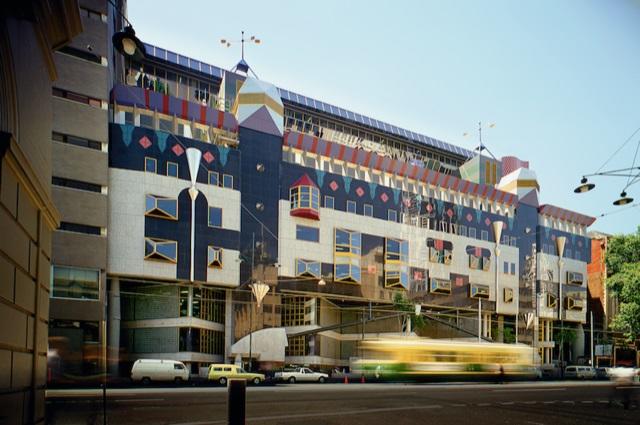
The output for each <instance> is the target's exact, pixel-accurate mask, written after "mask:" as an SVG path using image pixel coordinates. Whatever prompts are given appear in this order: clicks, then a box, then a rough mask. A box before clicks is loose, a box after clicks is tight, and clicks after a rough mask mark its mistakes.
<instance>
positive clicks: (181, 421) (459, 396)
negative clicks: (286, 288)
mask: <svg viewBox="0 0 640 425" xmlns="http://www.w3.org/2000/svg"><path fill="white" fill-rule="evenodd" d="M621 391H622V390H621V389H618V390H615V391H614V390H613V389H612V387H611V385H609V384H608V383H606V382H587V383H580V382H542V383H508V384H458V385H455V384H453V385H452V384H355V383H352V384H307V385H305V384H292V385H290V384H284V385H278V386H275V387H251V386H250V387H249V388H248V390H247V423H249V424H251V423H255V424H265V425H276V424H278V425H279V424H287V425H294V424H311V425H316V424H317V425H319V424H323V425H333V424H350V425H360V424H362V425H364V424H366V425H377V424H383V425H389V424H393V425H404V424H415V423H420V424H438V425H446V424H461V423H473V425H484V424H518V425H520V424H523V425H547V424H549V425H551V424H553V425H560V424H576V425H577V424H580V425H586V424H594V425H596V424H597V425H602V424H630V425H631V424H634V425H637V424H640V408H639V407H638V400H639V399H640V397H639V396H640V387H637V386H636V387H634V388H633V389H631V391H632V392H633V393H634V398H635V402H634V403H633V404H632V405H631V407H630V409H629V410H625V409H623V407H622V406H621V405H620V404H618V403H614V404H613V405H610V404H609V400H610V397H611V394H614V393H615V394H616V395H615V397H616V398H619V397H620V395H621V394H620V392H621ZM226 396H227V390H226V388H220V387H218V388H216V387H213V388H212V387H205V388H194V387H187V388H144V389H114V390H108V392H107V419H108V423H109V424H119V425H120V424H123V425H124V424H167V425H168V424H171V425H207V424H212V425H213V424H225V423H226V409H227V407H226ZM47 415H48V420H49V423H51V424H57V425H62V424H65V425H66V424H94V423H95V424H102V418H103V416H102V398H101V393H100V392H99V391H98V390H49V391H47Z"/></svg>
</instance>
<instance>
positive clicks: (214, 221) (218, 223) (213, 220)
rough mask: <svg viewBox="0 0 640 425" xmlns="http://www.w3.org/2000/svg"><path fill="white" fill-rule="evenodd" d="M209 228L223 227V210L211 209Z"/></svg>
mask: <svg viewBox="0 0 640 425" xmlns="http://www.w3.org/2000/svg"><path fill="white" fill-rule="evenodd" d="M209 227H222V208H217V207H209Z"/></svg>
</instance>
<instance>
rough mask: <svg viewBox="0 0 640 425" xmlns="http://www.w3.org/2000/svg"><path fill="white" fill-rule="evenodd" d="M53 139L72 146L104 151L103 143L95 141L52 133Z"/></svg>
mask: <svg viewBox="0 0 640 425" xmlns="http://www.w3.org/2000/svg"><path fill="white" fill-rule="evenodd" d="M51 138H52V139H53V140H55V141H56V142H60V143H68V144H70V145H74V146H79V147H81V148H89V149H95V150H98V151H100V150H102V143H100V142H96V141H93V140H88V139H84V138H82V137H76V136H69V135H68V134H61V133H55V132H54V133H52V134H51Z"/></svg>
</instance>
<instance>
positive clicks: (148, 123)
mask: <svg viewBox="0 0 640 425" xmlns="http://www.w3.org/2000/svg"><path fill="white" fill-rule="evenodd" d="M140 127H147V128H151V129H153V128H154V126H153V116H152V115H146V114H140Z"/></svg>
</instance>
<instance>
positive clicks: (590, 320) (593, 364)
mask: <svg viewBox="0 0 640 425" xmlns="http://www.w3.org/2000/svg"><path fill="white" fill-rule="evenodd" d="M589 313H591V314H590V317H589V322H590V323H591V367H596V366H595V363H594V362H593V360H594V358H593V310H591V311H590V312H589Z"/></svg>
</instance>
